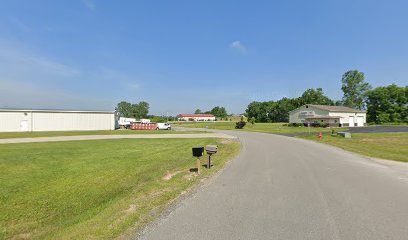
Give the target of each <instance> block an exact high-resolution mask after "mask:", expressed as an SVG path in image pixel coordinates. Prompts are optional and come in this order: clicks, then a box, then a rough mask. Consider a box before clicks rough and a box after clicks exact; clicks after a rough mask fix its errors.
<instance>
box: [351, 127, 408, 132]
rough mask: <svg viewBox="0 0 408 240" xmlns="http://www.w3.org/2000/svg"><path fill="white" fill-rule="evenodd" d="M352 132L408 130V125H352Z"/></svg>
mask: <svg viewBox="0 0 408 240" xmlns="http://www.w3.org/2000/svg"><path fill="white" fill-rule="evenodd" d="M350 132H351V133H386V132H408V126H373V127H351V128H350Z"/></svg>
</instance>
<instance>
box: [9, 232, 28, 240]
mask: <svg viewBox="0 0 408 240" xmlns="http://www.w3.org/2000/svg"><path fill="white" fill-rule="evenodd" d="M30 238H31V234H29V233H20V234H18V235H15V236H14V237H12V238H11V239H12V240H18V239H30Z"/></svg>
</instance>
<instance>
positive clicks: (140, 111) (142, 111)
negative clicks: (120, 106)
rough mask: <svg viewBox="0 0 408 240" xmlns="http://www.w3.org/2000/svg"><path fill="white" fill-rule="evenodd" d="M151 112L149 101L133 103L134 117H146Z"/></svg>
mask: <svg viewBox="0 0 408 240" xmlns="http://www.w3.org/2000/svg"><path fill="white" fill-rule="evenodd" d="M148 113H149V103H147V102H144V101H141V102H139V103H137V104H132V115H133V117H134V118H138V119H140V118H145V117H146V116H147V114H148Z"/></svg>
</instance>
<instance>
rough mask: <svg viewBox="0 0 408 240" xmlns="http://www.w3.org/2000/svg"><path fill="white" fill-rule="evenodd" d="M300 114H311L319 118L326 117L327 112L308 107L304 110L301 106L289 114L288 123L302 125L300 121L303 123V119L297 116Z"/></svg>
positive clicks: (304, 107)
mask: <svg viewBox="0 0 408 240" xmlns="http://www.w3.org/2000/svg"><path fill="white" fill-rule="evenodd" d="M301 112H313V113H314V115H321V116H327V115H328V112H327V111H324V110H321V109H317V108H314V107H312V106H309V107H308V108H306V106H302V107H300V108H298V109H295V110H293V111H292V112H290V113H289V123H303V122H302V120H303V121H304V120H305V119H304V118H303V117H302V116H299V114H300V113H301Z"/></svg>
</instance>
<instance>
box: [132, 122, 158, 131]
mask: <svg viewBox="0 0 408 240" xmlns="http://www.w3.org/2000/svg"><path fill="white" fill-rule="evenodd" d="M130 129H132V130H156V129H157V124H156V123H141V122H133V123H131V124H130Z"/></svg>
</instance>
